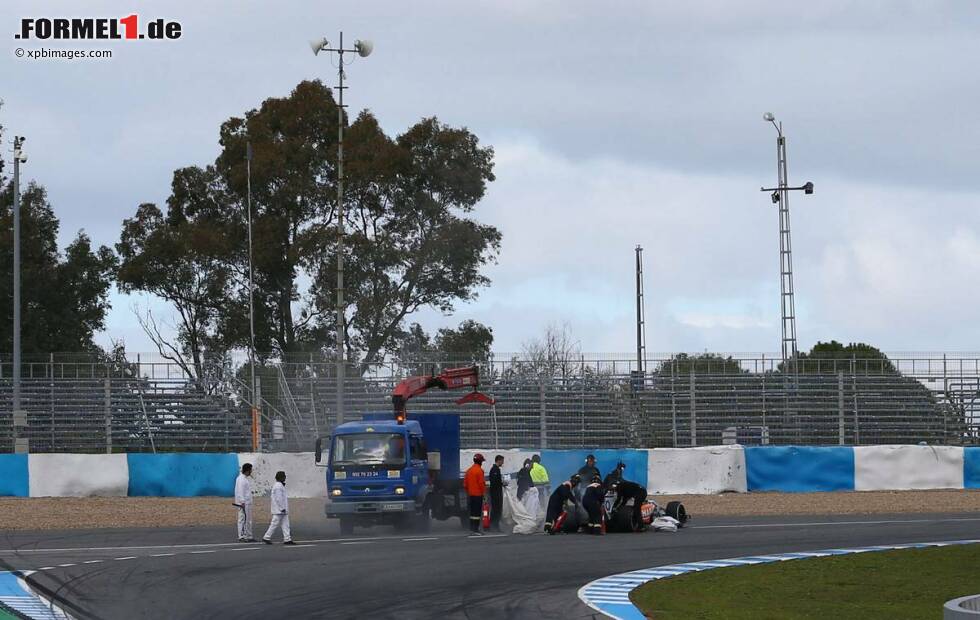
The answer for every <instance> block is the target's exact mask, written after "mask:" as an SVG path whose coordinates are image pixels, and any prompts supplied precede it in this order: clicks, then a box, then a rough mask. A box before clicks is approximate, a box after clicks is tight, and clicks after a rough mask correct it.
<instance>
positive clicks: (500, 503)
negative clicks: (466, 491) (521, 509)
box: [490, 454, 504, 532]
mask: <svg viewBox="0 0 980 620" xmlns="http://www.w3.org/2000/svg"><path fill="white" fill-rule="evenodd" d="M503 464H504V457H503V456H502V455H500V454H498V455H497V456H495V457H494V458H493V467H491V468H490V529H491V530H492V531H494V532H499V531H500V515H501V513H502V512H503V510H504V476H503V474H501V472H500V466H501V465H503Z"/></svg>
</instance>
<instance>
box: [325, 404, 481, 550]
mask: <svg viewBox="0 0 980 620" xmlns="http://www.w3.org/2000/svg"><path fill="white" fill-rule="evenodd" d="M328 441H329V456H328V459H327V464H326V470H327V471H326V484H327V501H326V503H325V507H324V512H325V514H326V516H327V518H328V519H338V520H339V521H340V530H341V533H342V534H350V533H352V532H353V530H354V527H355V526H359V527H372V526H374V525H394V526H395V527H396V528H398V529H409V528H415V529H418V530H422V531H424V530H426V529H428V526H429V522H430V518H437V519H445V518H448V517H449V516H451V515H453V514H456V513H457V512H458V510H459V509H460V508H461V506H462V505H463V504H462V503H461V502H460V500H459V498H458V495H459V489H460V485H459V416H458V415H455V414H434V413H431V414H420V415H418V416H415V417H414V418H413V419H410V420H405V421H403V422H401V423H399V422H398V421H396V420H393V419H392V418H391V414H388V413H379V414H366V415H364V417H363V419H362V420H361V421H359V422H347V423H345V424H341V425H340V426H337V427H336V428H335V429H334V431H333V433H332V434H331V435H330V437H329V439H328ZM322 450H323V440H322V439H317V451H316V460H317V463H318V464H321V461H322Z"/></svg>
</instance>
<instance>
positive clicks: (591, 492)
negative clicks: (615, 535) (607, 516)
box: [582, 476, 606, 535]
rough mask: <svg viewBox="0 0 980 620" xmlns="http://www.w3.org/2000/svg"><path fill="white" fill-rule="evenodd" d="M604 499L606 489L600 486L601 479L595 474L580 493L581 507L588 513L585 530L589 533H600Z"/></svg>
mask: <svg viewBox="0 0 980 620" xmlns="http://www.w3.org/2000/svg"><path fill="white" fill-rule="evenodd" d="M605 499H606V489H605V487H603V486H602V479H601V478H600V477H599V476H596V477H594V478H593V479H592V482H591V483H590V484H589V486H587V487H586V488H585V493H584V494H583V495H582V507H583V508H585V510H586V512H588V513H589V523H588V526H587V529H586V531H587V532H588V533H590V534H597V535H598V534H602V504H603V502H604V501H605Z"/></svg>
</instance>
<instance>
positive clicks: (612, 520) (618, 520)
mask: <svg viewBox="0 0 980 620" xmlns="http://www.w3.org/2000/svg"><path fill="white" fill-rule="evenodd" d="M633 502H634V500H632V499H630V500H627V501H625V502H623V503H622V504H620V505H619V506H617V505H616V494H615V493H608V494H607V495H606V502H605V503H606V513H607V514H608V515H609V525H608V529H609V531H610V532H636V531H641V530H642V529H645V528H648V527H650V526H651V525H655V523H654V522H655V520H656V519H658V518H662V517H670V518H671V519H674V520H676V522H677V523H676V526H677V527H678V528H681V527H684V525H685V524H686V523H687V521H688V519H690V515H688V514H687V510H686V509H685V508H684V504H682V503H681V502H678V501H672V502H668V503H667V506H665V507H661V506H660V505H659V504H657V502H655V501H653V500H647V501H645V502H643V505H642V506H641V507H640V515H641V517H640V518H641V522H640V523H636V520H635V518H634V511H633Z"/></svg>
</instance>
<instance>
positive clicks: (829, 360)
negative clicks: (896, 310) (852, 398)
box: [778, 340, 898, 374]
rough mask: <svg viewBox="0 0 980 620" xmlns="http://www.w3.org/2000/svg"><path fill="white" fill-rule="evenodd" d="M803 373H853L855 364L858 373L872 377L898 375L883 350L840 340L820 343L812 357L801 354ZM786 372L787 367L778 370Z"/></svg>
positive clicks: (810, 354) (801, 371)
mask: <svg viewBox="0 0 980 620" xmlns="http://www.w3.org/2000/svg"><path fill="white" fill-rule="evenodd" d="M797 360H799V362H798V367H799V368H798V369H799V372H800V373H804V374H813V373H836V372H838V371H844V372H851V370H852V369H851V365H852V361H853V365H854V369H853V370H854V372H859V373H865V374H867V373H872V374H897V373H898V370H897V369H896V368H895V365H894V364H892V362H891V361H890V360H889V359H888V356H887V355H885V354H884V353H882V352H881V350H880V349H878V348H876V347H873V346H871V345H870V344H865V343H863V342H852V343H850V344H847V345H844V344H842V343H840V342H837V341H836V340H831V341H830V342H817V344H815V345H813V348H812V349H810V351H809V353H800V354H799V356H798V357H797ZM778 369H779V371H780V372H783V370H784V368H783V364H780V365H779V367H778Z"/></svg>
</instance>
